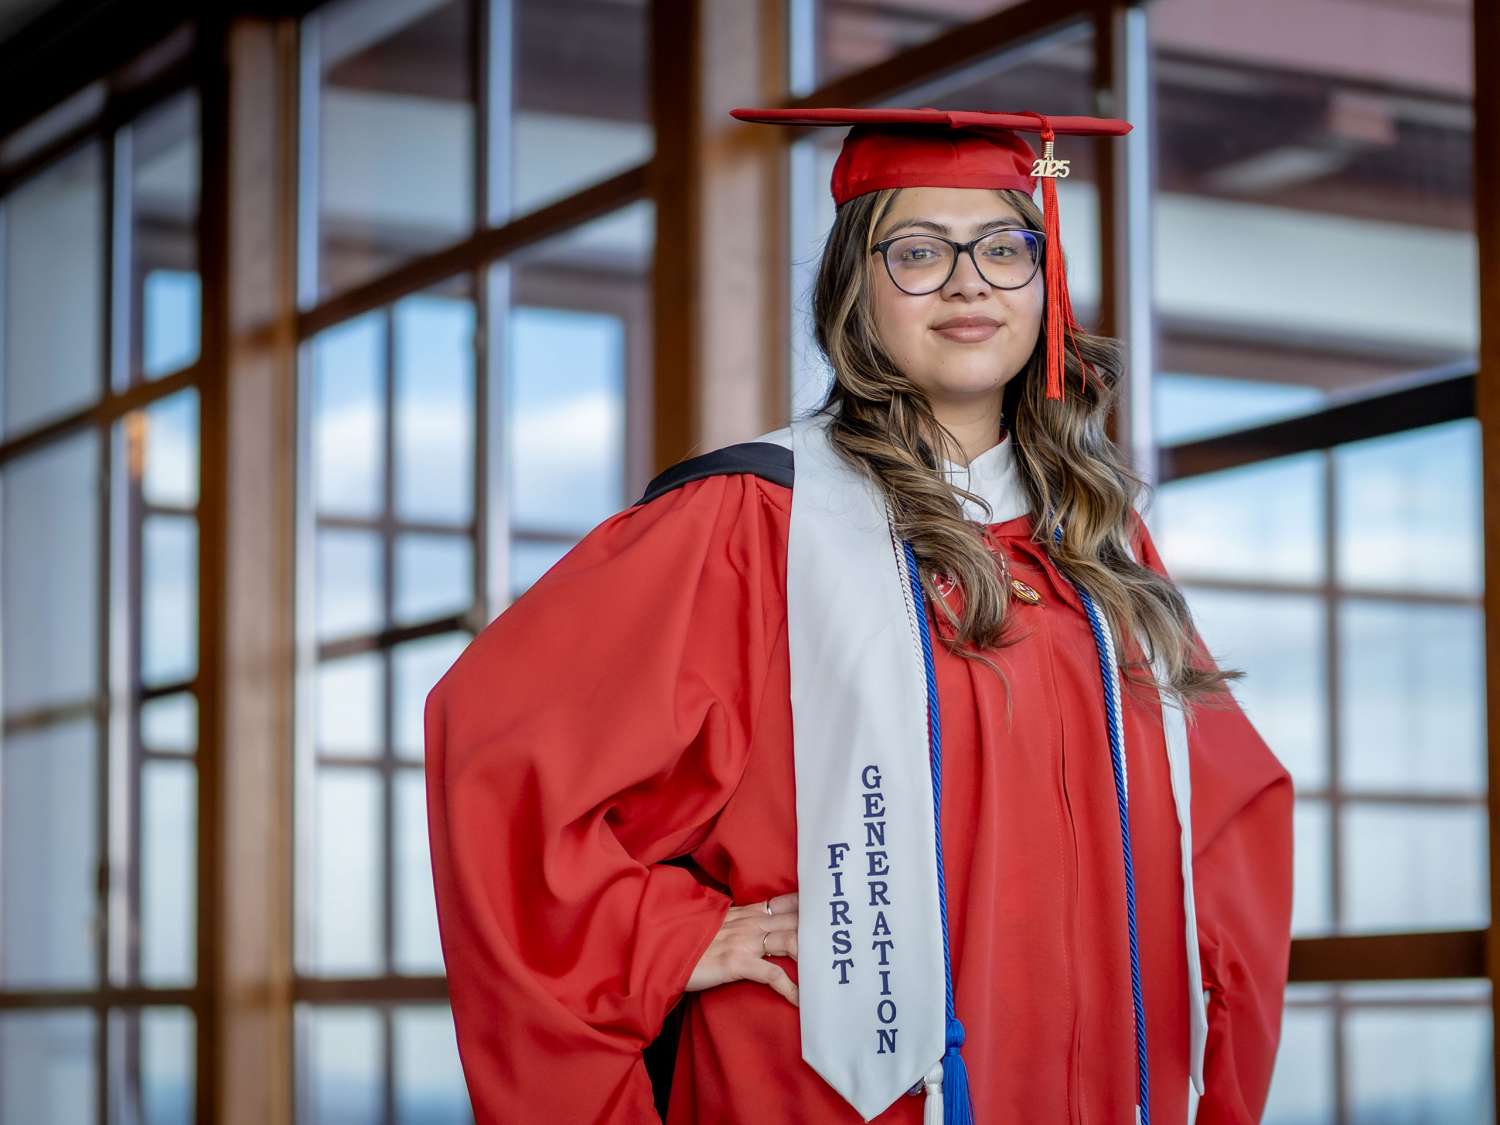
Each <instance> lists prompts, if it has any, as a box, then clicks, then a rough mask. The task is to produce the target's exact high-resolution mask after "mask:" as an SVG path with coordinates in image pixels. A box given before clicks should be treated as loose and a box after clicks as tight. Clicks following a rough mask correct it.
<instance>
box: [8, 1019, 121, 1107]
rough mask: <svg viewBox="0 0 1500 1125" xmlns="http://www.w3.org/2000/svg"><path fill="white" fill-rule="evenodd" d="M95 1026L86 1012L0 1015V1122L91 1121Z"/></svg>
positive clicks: (94, 1094)
mask: <svg viewBox="0 0 1500 1125" xmlns="http://www.w3.org/2000/svg"><path fill="white" fill-rule="evenodd" d="M97 1040H98V1026H97V1023H96V1021H95V1019H94V1016H93V1014H92V1013H90V1012H73V1011H61V1012H7V1013H5V1014H3V1015H0V1121H24V1122H26V1123H27V1125H78V1123H79V1122H81V1121H93V1120H94V1115H95V1113H96V1112H97V1109H96V1106H97V1104H98V1103H97V1101H96V1099H97V1097H98V1084H97V1082H96V1081H95V1078H94V1073H95V1072H94V1053H95V1051H96V1050H97V1049H98V1044H97Z"/></svg>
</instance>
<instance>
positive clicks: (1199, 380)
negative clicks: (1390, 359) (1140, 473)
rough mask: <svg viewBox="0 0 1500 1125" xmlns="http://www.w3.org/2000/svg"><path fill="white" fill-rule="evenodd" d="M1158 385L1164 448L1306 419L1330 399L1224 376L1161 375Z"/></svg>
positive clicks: (1281, 385) (1314, 391)
mask: <svg viewBox="0 0 1500 1125" xmlns="http://www.w3.org/2000/svg"><path fill="white" fill-rule="evenodd" d="M1155 379H1156V381H1155V383H1154V384H1153V387H1154V389H1155V391H1156V403H1155V419H1154V425H1155V427H1156V440H1157V442H1158V443H1159V444H1161V445H1171V444H1173V443H1174V442H1180V441H1191V440H1192V439H1193V438H1198V437H1202V436H1203V435H1204V434H1207V433H1217V432H1220V431H1223V430H1234V429H1239V428H1241V427H1245V426H1254V425H1259V424H1261V423H1264V422H1273V421H1276V420H1277V419H1279V418H1287V417H1290V416H1292V415H1294V414H1305V413H1307V412H1309V411H1311V410H1315V409H1317V407H1318V406H1319V405H1321V404H1322V403H1323V402H1325V401H1326V400H1327V398H1328V396H1327V395H1326V394H1325V393H1324V392H1323V391H1320V390H1318V389H1317V388H1316V387H1303V386H1296V385H1293V384H1288V383H1264V382H1258V381H1256V380H1254V379H1232V378H1229V377H1228V376H1224V375H1188V374H1184V373H1182V372H1177V371H1158V372H1157V373H1156V377H1155Z"/></svg>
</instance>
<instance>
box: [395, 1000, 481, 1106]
mask: <svg viewBox="0 0 1500 1125" xmlns="http://www.w3.org/2000/svg"><path fill="white" fill-rule="evenodd" d="M394 1022H395V1027H394V1031H395V1040H396V1119H397V1120H398V1121H410V1122H421V1123H422V1125H428V1123H431V1125H467V1123H468V1122H471V1121H473V1120H474V1115H473V1114H472V1113H471V1112H470V1109H469V1095H468V1089H467V1087H465V1085H464V1075H463V1069H462V1068H461V1067H460V1066H459V1062H458V1042H457V1040H456V1039H455V1038H454V1034H453V1015H452V1013H450V1012H449V1011H448V1009H447V1008H446V1007H441V1008H438V1007H425V1006H424V1007H420V1008H416V1007H413V1008H398V1009H397V1010H396V1014H395V1016H394Z"/></svg>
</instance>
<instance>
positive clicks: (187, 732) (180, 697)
mask: <svg viewBox="0 0 1500 1125" xmlns="http://www.w3.org/2000/svg"><path fill="white" fill-rule="evenodd" d="M140 713H141V746H142V748H143V749H145V750H150V751H155V752H157V753H171V754H191V753H193V752H194V750H196V749H197V746H198V701H197V700H196V699H195V698H193V695H192V693H191V692H185V691H183V692H178V693H176V694H174V695H163V696H159V697H157V698H156V699H148V700H146V702H144V703H142V704H141V711H140Z"/></svg>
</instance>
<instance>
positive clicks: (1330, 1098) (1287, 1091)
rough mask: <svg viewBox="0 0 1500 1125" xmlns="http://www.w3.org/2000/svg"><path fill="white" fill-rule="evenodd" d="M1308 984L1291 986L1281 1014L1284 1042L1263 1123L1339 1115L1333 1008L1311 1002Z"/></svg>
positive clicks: (1308, 1123)
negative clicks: (1335, 1109) (1335, 1107)
mask: <svg viewBox="0 0 1500 1125" xmlns="http://www.w3.org/2000/svg"><path fill="white" fill-rule="evenodd" d="M1310 995H1311V994H1310V993H1309V990H1308V989H1307V987H1306V986H1305V985H1295V984H1294V985H1290V986H1289V987H1288V988H1287V1003H1286V1006H1285V1007H1284V1008H1283V1010H1282V1016H1281V1047H1280V1049H1279V1050H1278V1051H1277V1053H1276V1069H1275V1071H1274V1072H1273V1073H1272V1075H1271V1094H1270V1097H1269V1098H1267V1099H1266V1110H1265V1114H1264V1115H1263V1116H1262V1118H1261V1121H1262V1125H1313V1123H1314V1122H1330V1121H1334V1120H1336V1114H1335V1111H1334V1105H1335V1102H1334V1061H1333V1058H1334V1056H1333V1037H1334V1022H1333V1013H1332V1012H1331V1011H1330V1010H1329V1009H1328V1008H1327V1007H1326V1006H1323V1005H1318V1006H1309V1005H1308V1004H1307V1003H1305V1002H1301V1003H1299V1001H1303V1000H1304V998H1310Z"/></svg>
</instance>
